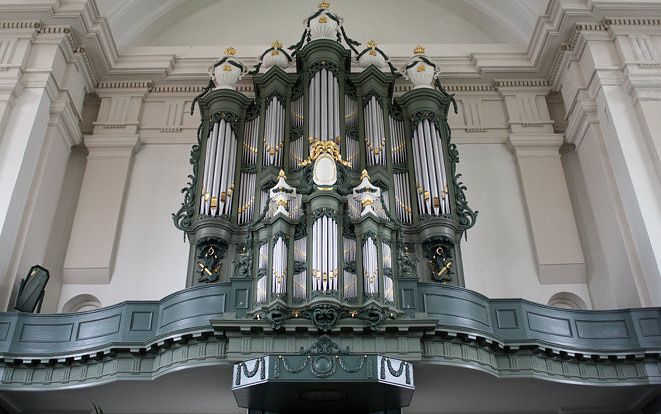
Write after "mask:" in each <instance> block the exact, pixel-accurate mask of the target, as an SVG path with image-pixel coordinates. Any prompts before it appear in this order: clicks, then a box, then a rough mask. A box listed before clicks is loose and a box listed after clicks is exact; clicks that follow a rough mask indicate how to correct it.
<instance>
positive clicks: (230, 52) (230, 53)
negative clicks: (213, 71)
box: [225, 47, 236, 56]
mask: <svg viewBox="0 0 661 414" xmlns="http://www.w3.org/2000/svg"><path fill="white" fill-rule="evenodd" d="M234 55H236V49H234V48H233V47H228V48H227V49H225V56H234Z"/></svg>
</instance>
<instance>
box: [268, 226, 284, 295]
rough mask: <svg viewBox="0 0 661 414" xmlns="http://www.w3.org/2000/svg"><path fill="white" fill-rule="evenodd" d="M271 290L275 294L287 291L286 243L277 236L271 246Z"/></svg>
mask: <svg viewBox="0 0 661 414" xmlns="http://www.w3.org/2000/svg"><path fill="white" fill-rule="evenodd" d="M271 290H272V292H273V293H275V294H277V295H283V294H285V293H286V291H287V244H286V243H285V240H284V239H283V238H282V237H278V239H277V240H276V242H275V245H274V246H273V278H272V280H271Z"/></svg>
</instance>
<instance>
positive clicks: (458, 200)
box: [448, 128, 478, 230]
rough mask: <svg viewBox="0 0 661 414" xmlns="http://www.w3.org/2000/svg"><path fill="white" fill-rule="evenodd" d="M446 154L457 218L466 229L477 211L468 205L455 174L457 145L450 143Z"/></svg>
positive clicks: (459, 176) (457, 159)
mask: <svg viewBox="0 0 661 414" xmlns="http://www.w3.org/2000/svg"><path fill="white" fill-rule="evenodd" d="M448 134H449V128H448ZM448 136H449V135H448ZM448 154H449V157H450V171H451V173H452V187H453V189H454V198H455V205H456V215H457V220H458V221H459V224H460V225H461V226H462V227H463V228H464V230H468V229H470V228H471V227H473V226H474V225H475V221H476V220H477V214H478V211H473V209H472V208H470V206H469V205H468V201H467V200H466V194H465V191H466V189H467V188H466V186H465V185H464V183H463V182H461V181H460V178H461V174H457V163H458V162H459V151H458V150H457V146H456V145H455V144H450V146H449V148H448Z"/></svg>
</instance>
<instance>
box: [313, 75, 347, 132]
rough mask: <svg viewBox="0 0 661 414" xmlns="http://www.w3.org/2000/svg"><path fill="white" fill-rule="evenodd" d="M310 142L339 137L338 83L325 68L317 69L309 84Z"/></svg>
mask: <svg viewBox="0 0 661 414" xmlns="http://www.w3.org/2000/svg"><path fill="white" fill-rule="evenodd" d="M308 97H309V103H308V108H309V111H310V120H309V125H308V131H309V132H308V135H309V140H310V142H314V141H317V140H320V141H327V140H339V138H340V85H339V83H338V81H337V79H336V78H335V75H333V73H332V72H331V71H329V70H327V69H326V68H322V69H321V70H319V71H317V72H316V73H315V74H314V75H313V76H312V79H311V80H310V85H309V92H308Z"/></svg>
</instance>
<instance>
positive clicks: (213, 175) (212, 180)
mask: <svg viewBox="0 0 661 414" xmlns="http://www.w3.org/2000/svg"><path fill="white" fill-rule="evenodd" d="M237 144H238V142H237V139H236V135H235V134H234V131H233V130H232V127H231V125H230V124H229V123H228V122H225V120H224V119H221V120H220V122H216V123H214V125H213V128H212V129H211V132H210V134H209V138H208V139H207V148H206V154H205V164H204V173H203V174H202V177H203V181H202V200H201V202H200V214H205V215H210V216H220V215H229V214H230V213H231V209H232V194H233V192H234V171H235V169H236V153H237Z"/></svg>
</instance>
